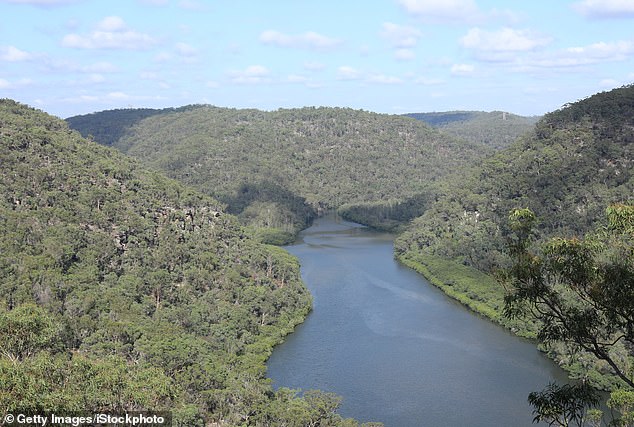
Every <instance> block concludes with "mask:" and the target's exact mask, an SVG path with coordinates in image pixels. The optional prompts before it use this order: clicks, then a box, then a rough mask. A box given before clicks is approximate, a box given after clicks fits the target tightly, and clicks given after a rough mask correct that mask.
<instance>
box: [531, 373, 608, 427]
mask: <svg viewBox="0 0 634 427" xmlns="http://www.w3.org/2000/svg"><path fill="white" fill-rule="evenodd" d="M528 402H529V403H530V404H531V405H532V406H533V408H534V409H533V413H534V414H535V418H533V422H534V423H537V422H541V421H545V422H547V423H548V425H550V426H553V425H558V426H562V427H568V426H570V425H573V423H574V425H577V426H579V427H581V426H582V425H583V424H584V421H585V414H586V412H587V410H588V409H590V408H591V407H593V406H598V404H599V396H598V394H597V393H596V392H595V391H594V390H593V389H592V387H590V386H589V385H587V384H585V383H582V384H564V385H562V386H559V385H557V384H552V383H551V384H549V385H548V386H547V387H546V388H545V389H544V390H542V391H540V392H533V393H531V394H529V396H528Z"/></svg>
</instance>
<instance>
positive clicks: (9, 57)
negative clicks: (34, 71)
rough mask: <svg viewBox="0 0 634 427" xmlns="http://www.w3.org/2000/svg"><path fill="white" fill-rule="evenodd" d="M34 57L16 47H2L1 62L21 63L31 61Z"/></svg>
mask: <svg viewBox="0 0 634 427" xmlns="http://www.w3.org/2000/svg"><path fill="white" fill-rule="evenodd" d="M31 57H32V55H31V54H30V53H28V52H25V51H23V50H20V49H18V48H17V47H15V46H3V47H0V60H2V61H9V62H19V61H26V60H29V59H31Z"/></svg>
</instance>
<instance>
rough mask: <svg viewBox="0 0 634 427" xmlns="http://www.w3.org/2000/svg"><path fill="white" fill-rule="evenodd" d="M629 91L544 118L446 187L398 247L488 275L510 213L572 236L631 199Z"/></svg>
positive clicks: (632, 96)
mask: <svg viewBox="0 0 634 427" xmlns="http://www.w3.org/2000/svg"><path fill="white" fill-rule="evenodd" d="M633 125H634V86H627V87H624V88H620V89H615V90H613V91H610V92H605V93H599V94H597V95H594V96H592V97H589V98H587V99H584V100H582V101H578V102H576V103H573V104H569V105H567V106H565V107H564V108H562V109H561V110H558V111H555V112H552V113H549V114H546V115H545V116H544V117H543V118H542V119H541V120H540V121H539V122H538V123H537V124H536V126H535V127H534V129H533V130H532V131H531V132H530V133H529V134H527V135H525V136H524V137H522V138H520V139H519V140H518V141H517V142H516V143H515V144H513V145H512V146H511V147H509V148H508V149H506V150H503V151H501V152H499V153H497V154H496V155H495V156H493V157H491V158H490V159H487V160H485V161H484V162H483V163H482V165H481V166H480V167H478V168H475V171H474V173H472V174H471V176H470V177H468V178H465V179H463V180H461V181H460V182H455V181H454V182H452V181H451V180H448V181H447V182H446V183H445V184H446V185H445V190H444V192H445V194H446V195H445V196H444V197H441V198H440V200H439V201H438V202H437V203H435V204H434V205H433V206H432V208H431V209H429V210H428V211H427V212H426V213H425V214H424V215H423V216H422V217H420V218H418V219H417V220H416V221H415V222H414V224H412V226H411V227H410V229H409V232H407V233H405V234H404V235H403V236H401V238H400V239H399V241H398V244H397V247H398V248H399V250H400V251H406V250H418V248H423V249H424V250H425V251H431V252H433V253H435V254H438V255H442V256H444V257H448V258H451V259H458V260H460V261H461V262H465V263H467V264H469V265H473V266H476V267H478V268H480V269H481V270H483V271H488V270H490V269H491V267H492V266H493V265H499V261H500V260H501V259H503V258H504V257H503V255H502V254H501V250H502V249H503V241H504V237H505V233H506V228H505V225H504V224H505V222H506V218H507V215H508V212H509V211H510V210H511V209H513V208H519V207H522V208H525V207H528V208H530V209H532V210H533V211H534V212H535V213H536V214H537V216H538V217H539V218H540V221H541V222H540V229H541V232H542V233H543V234H544V235H553V234H558V235H580V234H583V233H586V232H587V231H588V230H590V229H592V228H593V227H594V226H596V224H597V221H600V220H601V219H602V218H603V213H604V210H605V208H606V207H607V206H608V204H610V203H614V202H627V201H631V200H633V198H634V181H633V178H632V177H633V167H634V164H633V161H634V160H633V159H634V126H633Z"/></svg>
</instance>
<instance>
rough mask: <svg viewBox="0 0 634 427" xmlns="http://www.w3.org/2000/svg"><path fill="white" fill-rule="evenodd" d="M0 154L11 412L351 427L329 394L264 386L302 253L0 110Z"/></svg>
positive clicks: (105, 154)
mask: <svg viewBox="0 0 634 427" xmlns="http://www.w3.org/2000/svg"><path fill="white" fill-rule="evenodd" d="M0 144H1V145H2V147H1V150H0V164H2V168H1V169H0V192H1V197H0V348H1V349H2V352H1V353H0V384H2V387H1V391H0V406H1V407H3V408H4V409H5V410H7V411H8V412H19V411H22V412H28V413H39V414H41V413H47V412H51V411H52V412H55V413H75V412H81V413H92V412H96V411H102V412H115V413H119V414H120V413H122V412H124V411H138V410H144V409H145V410H155V411H171V412H172V415H173V418H174V424H173V425H181V426H192V425H209V423H213V422H217V423H218V424H215V425H222V426H229V425H282V424H284V423H287V425H309V424H311V423H314V424H317V423H319V422H322V423H326V424H328V425H346V426H352V425H356V423H355V422H354V421H352V420H346V421H344V420H342V419H341V417H339V416H338V415H337V414H336V413H335V410H336V408H337V406H338V402H339V400H338V398H336V397H335V396H332V395H330V394H327V393H320V392H312V393H308V394H307V395H306V397H305V398H302V399H300V398H298V397H296V395H295V393H294V392H291V391H288V390H283V389H282V390H280V391H279V392H273V390H272V388H271V386H270V382H269V380H267V379H266V366H265V361H266V359H267V358H268V355H269V354H270V352H271V349H272V347H273V346H274V345H275V344H277V343H279V342H280V341H281V339H282V337H283V336H284V335H285V334H288V333H290V332H291V331H292V330H293V328H294V326H295V325H296V324H298V323H299V322H301V321H302V320H303V318H304V316H305V315H306V314H307V312H308V311H309V309H310V296H309V295H308V292H307V290H306V289H305V288H304V286H303V285H302V283H301V281H300V278H299V266H298V263H297V261H296V259H295V258H293V257H291V256H290V255H288V254H287V253H286V252H284V251H282V250H281V249H279V248H275V247H271V246H267V245H263V244H260V243H258V242H257V241H256V239H254V238H253V237H252V236H250V235H249V234H248V233H247V232H246V231H245V230H244V229H243V228H242V227H241V226H240V225H239V224H238V222H237V220H236V219H235V218H234V217H233V216H231V215H229V214H226V213H224V212H223V211H222V209H221V207H220V203H218V202H217V201H215V200H214V199H211V198H210V197H208V196H204V195H202V194H201V193H199V192H197V191H195V190H192V189H190V188H188V187H185V186H184V185H183V184H180V183H178V182H176V181H173V180H171V179H168V178H166V177H164V176H162V175H160V174H158V173H156V172H148V171H147V170H146V169H144V168H142V167H140V166H139V165H138V163H137V162H136V161H134V160H132V159H130V158H128V157H125V156H123V155H122V154H120V153H118V152H117V151H116V150H114V149H110V148H106V147H101V146H99V145H97V144H95V143H93V142H90V141H87V140H85V139H83V138H81V137H80V135H79V134H78V133H77V132H75V131H72V130H70V129H69V128H68V126H67V124H66V123H65V122H64V121H62V120H60V119H56V118H54V117H51V116H49V115H47V114H45V113H42V112H40V111H37V110H34V109H31V108H28V107H26V106H24V105H21V104H18V103H16V102H14V101H11V100H6V99H4V100H1V101H0ZM317 407H318V408H319V411H318V410H317V409H316V408H317ZM290 408H292V410H290ZM289 423H296V424H289Z"/></svg>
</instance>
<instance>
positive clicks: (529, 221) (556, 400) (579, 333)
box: [504, 205, 634, 426]
mask: <svg viewBox="0 0 634 427" xmlns="http://www.w3.org/2000/svg"><path fill="white" fill-rule="evenodd" d="M606 214H607V220H608V225H607V226H606V227H603V228H601V229H599V230H597V231H596V232H595V233H594V234H591V235H587V236H585V237H584V238H568V239H564V238H553V239H551V240H550V241H549V242H547V243H546V244H545V245H544V247H543V248H542V250H541V251H540V252H538V253H537V254H536V253H534V252H533V251H532V247H531V244H532V240H533V238H534V237H535V235H536V234H535V232H534V226H535V224H536V222H537V218H536V216H535V214H534V213H533V212H532V211H530V210H529V209H516V210H513V211H512V212H511V213H510V215H509V222H510V226H511V229H512V230H513V234H512V235H511V236H510V237H509V241H508V248H509V253H510V255H511V257H512V260H513V264H512V266H511V268H510V269H508V271H506V275H504V276H505V279H506V280H505V281H506V283H507V284H508V285H510V286H509V293H508V295H507V296H506V297H505V315H507V316H509V317H516V316H519V315H522V314H525V313H526V312H530V313H531V314H532V315H533V316H534V317H535V318H537V319H539V320H540V321H541V326H540V330H539V332H538V338H539V339H541V340H542V342H544V343H545V344H546V345H550V344H554V343H556V342H564V343H566V344H571V345H572V346H573V348H574V347H576V348H579V349H582V350H585V351H586V352H588V353H590V354H592V355H594V356H595V357H596V358H597V359H599V360H602V361H604V362H605V363H607V365H608V366H609V367H610V368H611V370H612V372H613V373H614V374H615V375H616V376H617V377H618V378H619V379H620V380H621V381H622V384H623V385H625V386H626V387H627V388H629V390H627V389H621V390H617V391H615V392H613V393H612V397H611V398H610V400H609V401H608V406H609V407H610V408H615V409H617V411H619V412H620V413H621V418H619V419H616V420H613V422H612V424H611V425H623V426H625V425H630V424H631V422H632V421H633V418H634V417H632V414H631V411H630V409H631V407H632V404H633V403H632V402H633V401H634V399H632V391H631V389H632V388H634V378H633V372H632V368H631V366H632V364H631V362H632V348H634V206H632V205H613V206H610V207H609V208H607V210H606ZM528 400H529V403H530V404H531V405H532V406H533V407H534V411H533V412H534V414H536V416H535V418H534V420H533V421H534V422H538V421H547V422H549V425H551V426H552V425H560V426H568V425H570V423H572V422H574V423H576V424H577V425H579V426H581V425H582V423H583V421H584V417H585V415H586V413H587V414H588V416H589V419H590V421H591V422H593V423H595V424H597V423H600V418H601V411H599V410H591V411H588V409H589V408H590V407H591V406H596V405H597V403H598V398H597V395H596V394H595V393H594V392H593V390H592V389H591V388H590V386H589V385H588V384H587V383H586V382H585V381H584V382H582V383H581V384H578V385H570V384H567V385H564V386H558V385H556V384H550V385H549V386H548V387H546V388H545V389H544V390H543V391H541V392H533V393H531V394H530V395H529V397H528Z"/></svg>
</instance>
